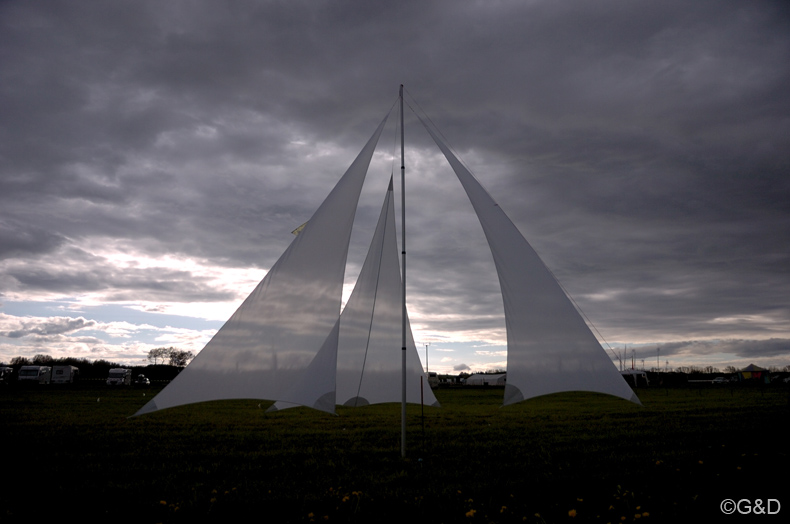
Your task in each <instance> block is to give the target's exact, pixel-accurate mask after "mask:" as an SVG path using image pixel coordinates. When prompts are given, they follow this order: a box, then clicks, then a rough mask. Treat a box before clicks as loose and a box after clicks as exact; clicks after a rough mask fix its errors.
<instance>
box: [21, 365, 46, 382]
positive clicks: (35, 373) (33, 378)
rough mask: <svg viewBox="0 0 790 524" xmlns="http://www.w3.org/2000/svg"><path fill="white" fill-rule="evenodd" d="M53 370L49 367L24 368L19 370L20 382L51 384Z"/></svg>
mask: <svg viewBox="0 0 790 524" xmlns="http://www.w3.org/2000/svg"><path fill="white" fill-rule="evenodd" d="M51 379H52V368H51V367H49V366H22V367H21V368H19V377H18V380H19V382H25V383H28V384H34V383H35V384H49V381H50V380H51Z"/></svg>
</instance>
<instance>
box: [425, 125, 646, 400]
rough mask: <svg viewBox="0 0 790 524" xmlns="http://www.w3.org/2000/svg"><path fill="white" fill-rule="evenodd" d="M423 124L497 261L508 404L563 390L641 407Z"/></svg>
mask: <svg viewBox="0 0 790 524" xmlns="http://www.w3.org/2000/svg"><path fill="white" fill-rule="evenodd" d="M423 124H424V125H425V128H426V129H427V130H428V133H430V135H431V136H432V137H433V139H434V141H435V142H436V145H438V146H439V149H441V151H442V153H444V156H445V157H446V158H447V161H448V162H449V163H450V166H451V167H452V168H453V171H455V174H456V175H457V176H458V180H460V182H461V185H463V187H464V190H466V194H467V196H468V197H469V200H470V201H471V202H472V207H474V210H475V213H477V218H478V219H479V220H480V225H481V226H483V232H484V233H485V236H486V239H487V240H488V246H489V247H490V248H491V254H492V255H493V256H494V264H495V266H496V271H497V275H498V276H499V286H500V290H501V291H502V299H503V301H504V304H505V326H506V328H507V375H508V379H507V385H506V386H505V400H504V404H505V405H507V404H513V403H514V402H519V401H521V400H524V399H527V398H531V397H537V396H540V395H547V394H549V393H557V392H560V391H597V392H600V393H606V394H609V395H615V396H617V397H621V398H624V399H626V400H631V401H633V402H636V403H639V404H641V403H640V402H639V399H638V398H637V396H636V394H634V392H633V391H632V390H631V388H630V387H629V386H628V384H627V383H626V382H625V380H624V379H623V377H621V376H620V374H619V373H618V371H617V368H616V367H615V365H614V362H612V360H611V359H610V358H609V357H608V356H607V355H606V352H605V351H604V350H603V348H602V347H601V345H600V344H599V343H598V339H596V338H595V335H593V334H592V331H590V328H589V327H587V324H586V323H585V322H584V319H583V318H582V317H581V315H580V314H579V312H578V311H576V308H575V307H574V306H573V303H572V302H571V301H570V299H569V298H568V296H567V295H566V294H565V291H563V289H562V287H560V285H559V283H558V282H557V280H556V279H555V278H554V275H552V274H551V272H550V271H549V270H548V268H547V267H546V266H545V265H544V264H543V261H542V260H541V259H540V257H538V254H537V253H536V252H535V250H534V249H532V246H530V245H529V243H528V242H527V241H526V239H525V238H524V237H523V236H522V235H521V233H520V232H519V230H518V229H517V228H516V226H515V225H514V224H513V222H511V220H510V219H509V218H508V217H507V215H506V214H505V212H504V211H502V208H501V207H499V204H497V203H496V202H495V201H494V199H493V198H491V195H489V194H488V192H487V191H486V190H485V189H484V188H483V186H481V185H480V182H478V181H477V179H475V177H474V175H472V173H471V172H470V171H469V170H468V169H467V168H466V167H465V166H464V165H463V164H462V163H461V162H460V161H459V160H458V158H456V156H455V155H454V154H453V153H452V152H451V151H450V149H449V148H448V147H447V145H446V144H445V143H444V142H443V141H442V140H441V139H439V137H438V136H437V133H434V131H433V130H432V129H431V128H430V127H429V126H428V125H426V124H425V122H423Z"/></svg>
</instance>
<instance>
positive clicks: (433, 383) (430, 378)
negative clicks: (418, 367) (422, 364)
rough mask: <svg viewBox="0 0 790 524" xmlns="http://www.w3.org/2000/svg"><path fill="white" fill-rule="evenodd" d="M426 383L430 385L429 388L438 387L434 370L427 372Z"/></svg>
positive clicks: (437, 379) (437, 377) (437, 376)
mask: <svg viewBox="0 0 790 524" xmlns="http://www.w3.org/2000/svg"><path fill="white" fill-rule="evenodd" d="M428 385H429V386H430V387H431V389H436V388H438V387H439V375H437V374H436V372H434V371H429V372H428Z"/></svg>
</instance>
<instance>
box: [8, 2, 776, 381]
mask: <svg viewBox="0 0 790 524" xmlns="http://www.w3.org/2000/svg"><path fill="white" fill-rule="evenodd" d="M0 61H2V63H3V67H2V68H0V292H1V293H2V300H3V308H4V310H5V316H4V319H5V320H4V327H3V331H2V337H5V338H0V357H2V358H6V359H7V358H10V357H12V356H14V355H15V354H19V353H27V354H30V353H32V352H33V351H38V350H40V349H43V348H42V347H34V346H35V345H32V344H27V343H26V342H25V341H30V340H34V339H36V337H39V339H37V340H40V337H66V341H65V342H64V343H63V344H62V345H60V346H57V347H58V348H59V349H58V351H62V352H66V353H68V352H69V349H68V343H69V340H70V339H69V337H72V336H77V335H75V333H78V332H84V330H87V329H92V330H93V331H92V333H93V334H92V336H93V337H94V340H95V341H97V342H95V344H94V346H91V347H99V346H102V345H103V347H105V351H106V352H109V354H110V355H112V354H113V353H112V352H113V351H117V354H118V355H121V354H123V355H127V356H128V355H135V357H134V358H140V355H141V354H142V352H144V350H145V348H147V347H151V346H150V344H155V343H156V341H154V340H145V341H144V340H138V342H139V344H138V346H136V348H137V349H130V348H129V347H127V346H122V345H118V344H117V342H118V341H117V340H114V339H113V337H112V336H111V335H110V334H108V333H107V332H104V331H102V330H101V329H99V328H98V327H97V326H98V325H103V324H102V323H101V322H99V321H98V320H97V319H96V318H93V317H92V316H90V315H88V314H86V313H85V311H81V312H80V311H77V312H74V313H68V309H69V308H71V309H73V310H79V309H80V308H84V307H85V305H86V304H91V306H92V307H98V306H99V305H102V304H104V305H116V306H118V305H122V306H124V308H126V310H127V311H137V312H140V311H147V312H149V314H150V315H154V314H155V312H157V311H159V312H161V313H171V314H172V313H177V314H182V315H184V316H188V317H191V318H210V319H212V320H216V319H218V318H225V317H226V315H227V314H229V312H232V304H238V302H239V301H240V300H241V299H242V298H243V297H244V296H245V294H246V293H247V292H249V290H250V289H251V287H252V286H253V285H254V282H255V281H256V280H257V279H259V278H261V277H262V276H263V274H265V271H266V270H267V269H268V268H269V267H271V265H272V264H273V263H274V261H275V260H276V259H277V258H278V257H279V255H280V253H282V251H283V250H284V249H285V247H286V246H287V245H288V243H289V242H290V240H291V238H292V237H291V236H290V231H291V230H292V229H293V228H295V227H296V226H298V225H299V224H301V223H303V222H304V221H305V220H307V219H308V218H309V217H310V215H311V214H312V212H313V211H314V210H315V208H316V207H317V206H318V204H319V203H320V202H321V200H322V199H323V198H324V196H325V195H326V194H327V193H328V191H329V190H330V189H331V187H332V186H333V184H334V183H335V182H336V181H337V179H338V178H339V176H340V175H341V174H342V173H343V171H344V170H345V168H346V167H347V166H348V164H349V163H350V161H351V160H352V159H353V158H354V156H355V155H356V154H357V152H358V150H359V149H360V148H361V147H362V145H363V144H364V143H365V141H366V140H367V138H368V137H369V135H370V133H372V131H373V129H374V128H375V126H376V125H377V123H378V122H379V121H380V119H381V118H382V117H383V116H384V114H385V113H386V112H387V111H388V110H389V109H390V107H391V105H392V103H393V102H394V100H395V96H396V94H397V89H398V86H399V84H401V83H403V84H405V85H406V89H407V91H408V94H409V97H407V100H408V102H409V104H410V107H412V108H414V109H415V110H417V111H419V112H422V111H425V112H426V113H427V114H428V116H429V117H430V118H431V119H432V120H433V121H434V122H435V123H436V124H437V125H438V127H439V129H440V130H441V131H442V133H443V134H444V136H445V137H446V138H447V140H448V141H449V142H450V144H452V145H453V146H454V148H455V149H456V150H457V151H458V153H459V154H460V156H461V158H462V159H463V160H464V161H465V162H466V163H467V164H468V165H469V166H470V167H471V168H472V170H473V172H474V173H475V174H476V176H477V177H478V178H479V179H480V181H481V182H482V183H483V184H484V185H485V186H486V187H487V188H488V190H489V191H490V192H491V194H492V195H493V197H494V198H495V199H496V200H497V201H498V202H499V203H500V204H501V205H502V207H503V209H505V210H506V212H507V213H508V214H509V216H510V217H511V218H512V219H513V221H514V222H515V223H516V224H517V225H518V226H519V228H520V230H521V231H522V233H523V234H524V236H525V237H526V238H527V239H528V240H529V241H530V243H531V244H532V245H533V246H534V247H535V248H536V250H537V251H538V252H539V253H540V254H541V256H542V257H543V258H544V260H545V262H546V264H547V265H548V266H549V267H550V268H551V269H552V271H553V272H554V273H555V275H556V276H557V277H558V279H559V280H560V281H561V282H562V283H563V285H564V286H565V288H566V289H567V290H568V291H569V293H570V294H571V295H572V296H573V297H574V298H575V300H576V302H577V303H578V305H579V306H580V307H581V308H582V310H584V311H585V313H586V314H587V316H588V317H589V319H590V321H591V322H592V323H593V324H595V326H596V327H597V328H598V330H599V332H600V333H601V335H602V336H603V337H604V338H605V339H606V340H607V341H609V342H610V343H612V344H615V345H618V344H619V345H622V344H629V345H631V344H644V345H645V346H644V347H645V348H646V349H645V351H646V352H648V349H647V348H648V346H647V345H650V344H653V345H654V346H658V345H660V346H661V347H662V348H664V351H667V355H669V354H670V352H671V351H676V353H675V354H676V355H678V358H681V357H683V358H684V359H693V357H694V356H695V355H699V358H700V359H702V356H703V355H707V354H708V353H711V352H713V353H721V354H728V355H729V354H732V355H737V357H738V358H743V359H755V360H760V359H762V360H761V362H764V363H765V362H768V361H769V360H770V362H772V363H774V362H776V363H780V362H787V361H788V360H789V359H790V320H788V319H790V304H789V303H788V297H789V296H790V275H789V274H788V272H789V271H790V269H789V268H790V260H788V258H789V257H788V250H787V245H788V244H787V243H788V239H790V213H789V212H788V211H789V208H788V205H787V202H788V201H790V178H789V177H788V176H787V175H788V172H790V161H788V156H787V151H788V150H790V144H789V143H788V142H790V118H788V115H790V99H788V97H787V92H788V89H789V88H790V78H789V75H790V69H788V68H787V66H786V64H787V63H790V13H789V12H788V8H787V7H786V6H785V5H784V4H782V3H778V2H768V1H756V2H749V3H742V2H724V3H722V2H712V1H704V0H703V1H697V2H694V3H693V4H691V5H690V4H689V3H688V2H679V1H668V2H660V3H646V2H628V3H624V2H615V1H601V2H594V3H590V2H581V1H571V2H562V3H557V2H548V1H537V0H536V1H532V2H511V1H503V2H491V3H485V2H484V3H481V2H456V1H452V2H451V1H449V0H447V1H429V2H422V1H421V2H418V1H404V2H398V3H394V4H390V3H371V2H364V3H351V2H326V3H316V2H307V1H295V2H288V3H279V2H244V1H241V2H234V3H232V4H218V3H212V2H197V3H195V2H178V1H177V2H168V3H167V4H165V5H163V4H162V3H161V2H153V1H152V2H112V3H102V4H99V5H93V4H87V3H81V2H76V3H75V2H47V3H43V4H42V3H29V2H5V3H3V4H2V5H0ZM407 111H409V109H407ZM393 120H394V119H393ZM406 125H407V130H406V141H407V145H408V146H409V152H408V155H407V175H408V177H409V179H408V182H407V184H408V186H407V197H408V204H407V206H408V212H409V218H408V222H407V231H408V233H409V240H408V243H409V245H408V251H409V272H410V276H409V307H410V312H411V315H412V321H413V324H414V326H415V328H417V329H418V331H417V333H416V337H417V339H418V340H425V341H430V340H433V341H443V340H455V341H482V342H488V343H495V344H500V345H501V344H503V341H504V320H503V319H502V318H501V314H502V303H501V297H500V296H499V295H498V287H497V286H498V282H497V279H496V275H495V273H494V269H493V263H492V260H491V255H490V253H488V252H487V246H486V244H485V240H484V238H483V236H482V233H481V231H480V228H479V225H478V224H477V222H476V218H475V217H474V215H473V213H472V211H471V206H470V205H469V204H468V202H467V201H465V196H464V195H463V192H462V190H461V188H460V186H459V185H458V184H457V182H456V181H455V180H454V177H453V175H452V174H451V173H450V172H449V168H448V167H447V166H445V165H444V164H443V160H442V159H441V158H440V154H439V152H438V150H436V148H435V147H433V146H432V145H431V144H430V143H429V139H428V137H427V136H426V134H425V133H424V132H423V131H422V130H421V129H420V127H419V124H418V123H417V122H416V120H415V118H414V117H413V116H411V114H410V113H407V122H406ZM380 144H381V145H380V148H379V152H378V153H377V154H376V156H375V157H374V162H373V166H372V169H371V172H370V175H369V180H368V183H367V184H366V187H365V189H364V190H363V198H362V201H361V207H360V209H359V210H358V213H357V216H358V223H359V227H357V228H356V229H355V232H354V236H353V238H352V250H351V253H350V255H349V263H350V268H349V275H348V278H347V283H348V285H352V284H353V280H354V278H355V276H356V274H355V272H358V270H359V266H360V265H361V262H362V258H363V257H364V252H365V249H366V244H367V242H368V241H369V238H370V235H371V234H372V228H373V226H374V225H375V217H376V214H377V212H378V209H379V206H380V203H381V199H382V198H383V192H384V190H385V188H386V183H387V180H388V178H389V174H390V172H391V171H392V170H393V161H392V157H393V155H395V154H396V151H395V149H394V144H395V133H394V129H389V130H388V131H387V132H386V133H385V135H384V136H383V137H382V140H381V143H380ZM396 171H397V168H396ZM53 301H57V303H58V304H60V306H62V307H66V313H64V310H63V309H60V310H57V311H56V310H54V309H52V307H50V306H51V304H52V303H53ZM34 303H35V304H38V305H39V306H40V308H39V309H38V310H37V312H35V313H31V312H30V310H29V308H30V307H32V306H30V304H34ZM64 304H65V306H64ZM68 304H71V305H70V306H69V305H68ZM212 304H214V305H215V306H216V307H211V305H212ZM198 305H201V307H200V308H199V307H198ZM23 306H24V307H26V308H28V309H24V308H23ZM47 307H50V309H49V310H48V309H47ZM198 310H200V311H199V312H198ZM91 311H92V313H91V315H98V314H99V313H97V310H91ZM67 313H68V314H67ZM69 315H74V316H69ZM130 315H131V314H130ZM11 317H15V318H13V319H11ZM34 317H35V318H36V319H37V320H34ZM124 321H131V322H133V323H136V324H137V325H153V324H155V323H156V322H155V321H153V320H152V317H148V316H146V317H144V318H143V317H139V318H135V317H134V316H133V315H131V316H130V317H129V318H128V319H126V318H123V317H122V316H118V317H117V318H114V319H113V322H124ZM80 322H82V323H84V327H82V328H80V329H77V327H78V326H80V325H81V324H80ZM91 322H94V324H91ZM97 322H98V324H96V323H97ZM105 324H108V323H105ZM160 324H164V323H159V324H157V325H160ZM171 327H172V326H171ZM204 328H206V326H199V325H197V324H196V325H190V326H187V325H186V324H184V325H182V326H179V329H194V332H195V333H200V334H201V335H199V336H195V337H193V339H194V340H202V337H203V338H204V335H203V333H204ZM58 329H61V330H63V331H58ZM53 340H54V339H53ZM127 342H129V341H127ZM84 344H87V342H84ZM676 344H677V345H678V346H677V349H670V348H675V347H676V346H674V345H676ZM654 346H650V348H652V347H654ZM75 347H83V346H80V345H79V344H77V343H75ZM86 347H87V346H86ZM108 348H109V349H108ZM681 348H682V349H681ZM711 348H713V349H711ZM190 349H192V348H190ZM135 351H137V353H135ZM651 351H652V349H651ZM459 352H460V350H459ZM646 354H649V352H648V353H646ZM478 357H481V356H480V355H478V356H477V357H475V355H474V354H473V353H471V352H466V353H463V352H461V353H460V354H457V355H454V357H453V359H452V360H451V361H449V362H447V363H446V364H445V365H446V367H447V369H451V368H452V367H453V366H461V365H468V366H471V367H473V368H475V366H477V365H481V366H485V365H487V364H486V362H494V360H490V361H484V360H477V361H473V359H475V358H478ZM491 358H493V356H492V357H491ZM727 358H730V357H727ZM733 358H734V357H733ZM496 359H497V360H496V361H500V360H502V357H501V356H497V357H496ZM722 361H724V360H722ZM473 362H474V365H473ZM475 369H476V368H475Z"/></svg>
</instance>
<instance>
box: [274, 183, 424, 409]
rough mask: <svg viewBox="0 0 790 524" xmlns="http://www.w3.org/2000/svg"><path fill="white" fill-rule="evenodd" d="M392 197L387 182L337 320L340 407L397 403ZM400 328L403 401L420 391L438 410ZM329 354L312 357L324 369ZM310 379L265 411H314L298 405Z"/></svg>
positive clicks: (397, 290)
mask: <svg viewBox="0 0 790 524" xmlns="http://www.w3.org/2000/svg"><path fill="white" fill-rule="evenodd" d="M392 195H393V193H392V180H391V179H390V185H389V188H388V190H387V195H386V198H385V199H384V205H383V206H382V208H381V214H380V216H379V221H378V224H377V225H376V231H375V233H374V235H373V240H372V241H371V244H370V248H369V249H368V254H367V257H366V258H365V262H364V264H363V266H362V270H361V271H360V273H359V277H358V278H357V282H356V285H355V286H354V291H353V292H352V293H351V296H350V297H349V299H348V303H347V304H346V307H345V309H344V310H343V313H342V315H341V316H340V339H339V343H338V346H337V347H336V357H337V359H336V368H337V380H336V387H337V394H336V399H337V404H342V405H345V406H364V405H368V404H378V403H383V402H400V401H401V387H402V383H401V380H402V369H401V351H402V350H401V336H402V333H401V329H402V327H401V326H402V324H401V321H402V319H401V315H402V310H401V307H402V303H401V282H402V281H401V277H400V267H399V264H398V246H397V239H396V231H395V204H394V202H393V196H392ZM406 327H407V331H406V333H407V355H406V362H407V368H406V401H407V402H409V403H415V404H416V403H420V401H421V397H420V393H421V392H420V389H421V387H422V390H423V401H424V402H425V404H427V405H429V406H439V402H438V401H437V400H436V397H435V396H434V394H433V391H431V388H430V387H429V385H428V379H427V377H426V376H425V375H424V372H423V369H422V364H421V363H420V358H419V356H418V354H417V348H416V347H415V344H414V338H413V336H412V332H411V326H409V325H408V319H407V326H406ZM332 349H333V348H331V347H329V346H325V347H324V348H323V349H322V350H321V352H320V353H319V354H318V355H317V356H316V361H321V362H324V363H325V364H321V366H325V365H329V364H327V363H328V362H329V361H330V359H331V357H332ZM334 364H335V363H334V362H333V363H332V366H333V368H334V367H335V366H334ZM311 366H312V365H311ZM310 375H311V373H306V374H305V375H304V380H302V381H299V382H298V383H294V385H293V387H292V388H291V390H290V391H289V392H288V393H287V394H285V395H283V396H282V397H280V401H278V402H276V403H275V404H274V406H272V408H270V410H278V409H286V408H289V407H294V406H297V405H306V406H310V407H317V406H315V405H311V404H308V403H306V402H305V401H304V395H305V390H306V387H307V382H309V380H310V379H309V376H310ZM421 377H422V384H421V380H420V378H421ZM333 407H334V406H333ZM318 409H321V408H318ZM324 411H329V410H327V409H324Z"/></svg>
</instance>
